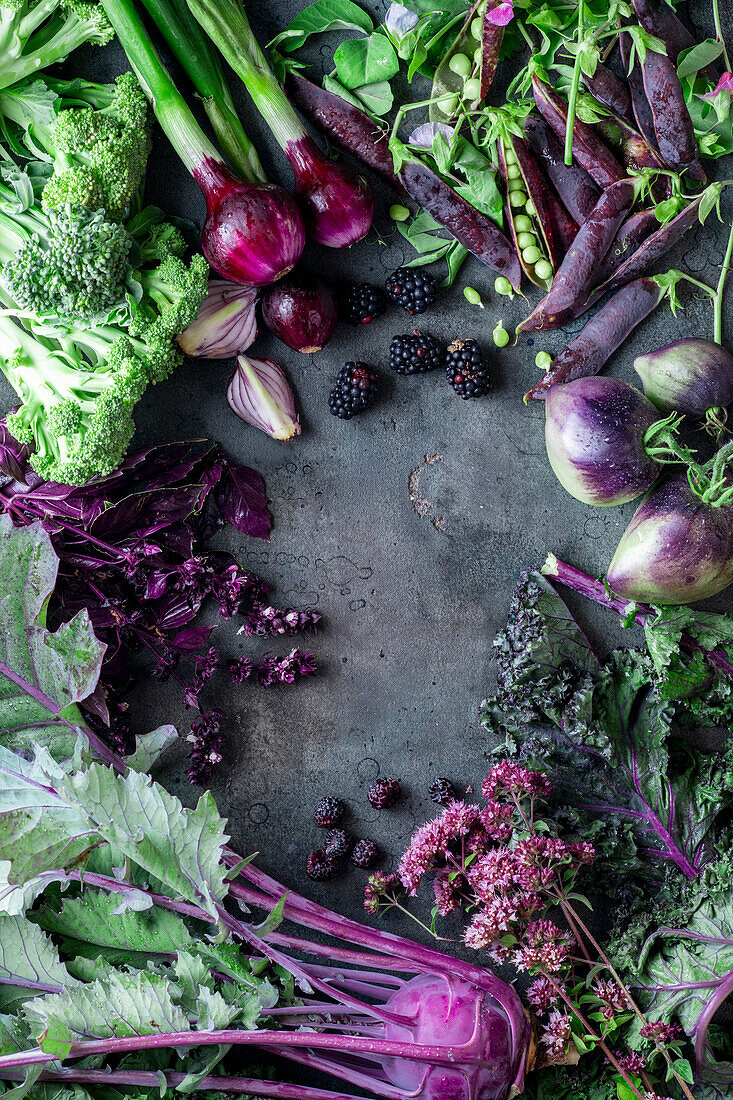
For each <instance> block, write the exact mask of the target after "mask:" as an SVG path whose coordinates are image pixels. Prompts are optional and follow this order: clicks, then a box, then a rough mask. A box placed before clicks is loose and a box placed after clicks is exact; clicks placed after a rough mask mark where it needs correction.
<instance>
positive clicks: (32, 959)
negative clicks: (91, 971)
mask: <svg viewBox="0 0 733 1100" xmlns="http://www.w3.org/2000/svg"><path fill="white" fill-rule="evenodd" d="M76 984H77V983H76V981H75V980H74V979H73V978H72V977H71V975H70V974H69V972H68V970H67V969H66V967H65V966H64V964H63V963H62V962H61V959H60V958H59V953H58V950H57V948H56V946H55V944H54V943H53V941H52V940H51V939H50V938H49V937H48V936H47V935H46V933H45V932H43V931H41V929H40V928H39V927H38V926H37V925H35V924H31V922H30V921H29V920H27V919H26V918H25V917H23V916H15V917H0V1005H1V1006H2V1009H3V1011H7V1010H8V1008H9V1006H10V1005H11V1004H18V1003H22V1002H23V1001H28V1000H30V998H31V997H36V996H38V995H40V994H42V993H58V992H60V991H61V990H62V989H63V988H64V986H66V985H69V986H75V985H76Z"/></svg>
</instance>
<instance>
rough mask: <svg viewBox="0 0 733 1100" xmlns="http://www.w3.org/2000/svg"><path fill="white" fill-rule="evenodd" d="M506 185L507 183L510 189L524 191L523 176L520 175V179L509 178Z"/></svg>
mask: <svg viewBox="0 0 733 1100" xmlns="http://www.w3.org/2000/svg"><path fill="white" fill-rule="evenodd" d="M506 185H507V188H508V189H509V190H510V191H523V190H524V180H523V179H522V177H521V176H520V177H519V179H514V180H507V181H506Z"/></svg>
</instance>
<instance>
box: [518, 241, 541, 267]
mask: <svg viewBox="0 0 733 1100" xmlns="http://www.w3.org/2000/svg"><path fill="white" fill-rule="evenodd" d="M541 257H542V253H541V252H540V250H539V248H538V247H537V245H536V244H533V245H530V246H529V248H523V249H522V259H523V260H524V262H525V263H526V264H536V263H537V261H538V260H539V259H541Z"/></svg>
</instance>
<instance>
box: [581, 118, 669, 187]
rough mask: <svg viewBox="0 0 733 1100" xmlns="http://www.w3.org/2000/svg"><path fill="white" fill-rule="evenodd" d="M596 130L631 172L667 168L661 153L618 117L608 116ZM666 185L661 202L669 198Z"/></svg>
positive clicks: (598, 124)
mask: <svg viewBox="0 0 733 1100" xmlns="http://www.w3.org/2000/svg"><path fill="white" fill-rule="evenodd" d="M596 129H597V130H598V131H599V132H600V133H601V134H602V135H603V138H604V140H605V141H606V142H607V143H608V145H609V146H610V148H611V149H613V150H614V152H615V153H617V154H618V156H619V157H620V158H621V161H622V162H623V164H624V166H625V167H626V168H627V169H628V171H629V172H638V170H639V169H640V168H651V169H652V170H653V171H659V170H660V169H663V168H664V167H665V166H664V163H663V161H662V158H661V157H660V156H659V153H657V152H656V150H655V149H653V148H652V146H651V145H650V144H649V142H648V141H647V140H646V138H644V137H642V135H641V134H640V133H638V131H637V130H635V129H634V128H633V127H632V126H629V125H628V123H627V122H625V121H624V120H623V119H622V118H619V117H618V116H617V115H614V114H608V115H606V117H605V118H602V119H601V120H600V122H597V123H596ZM665 184H666V185H665V186H664V187H663V189H660V195H659V201H660V202H661V200H662V198H667V196H668V192H669V185H668V183H667V181H666V180H665Z"/></svg>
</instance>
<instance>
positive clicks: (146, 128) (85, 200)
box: [33, 73, 151, 221]
mask: <svg viewBox="0 0 733 1100" xmlns="http://www.w3.org/2000/svg"><path fill="white" fill-rule="evenodd" d="M101 88H102V89H103V90H105V91H106V89H105V86H104V85H102V86H101ZM87 98H89V99H91V100H92V102H91V103H90V105H89V106H87V107H69V108H66V109H62V110H60V111H59V112H58V114H57V116H56V123H55V126H53V128H52V129H51V131H50V133H48V135H47V140H46V144H47V151H48V153H49V155H50V156H51V158H52V161H53V175H52V176H51V178H50V179H49V180H48V182H47V183H46V186H45V187H44V190H43V199H42V201H43V206H44V208H45V209H46V210H55V209H59V208H62V207H63V206H65V205H66V204H67V203H72V204H74V205H78V206H86V207H87V208H89V209H92V210H98V209H100V208H103V209H104V210H106V212H107V214H108V216H109V217H110V218H112V219H115V220H118V221H119V220H121V219H122V218H124V216H125V215H126V213H127V211H128V209H129V206H130V203H131V202H132V200H133V199H134V197H135V195H136V194H137V192H138V190H139V188H140V185H141V183H142V181H143V177H144V175H145V168H146V165H147V160H148V156H149V155H150V149H151V120H150V113H149V111H148V103H147V100H146V98H145V94H144V93H143V91H142V89H141V87H140V85H139V84H138V82H137V78H136V77H135V76H134V74H133V73H123V74H122V76H119V77H118V78H117V80H116V82H115V86H114V94H113V95H112V98H111V101H109V102H106V103H105V99H106V98H107V97H105V96H103V95H101V94H100V97H99V103H100V105H99V106H96V105H95V103H94V97H93V95H90V94H89V93H87ZM33 137H34V139H35V140H36V141H37V140H38V134H37V131H35V130H34V132H33Z"/></svg>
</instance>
